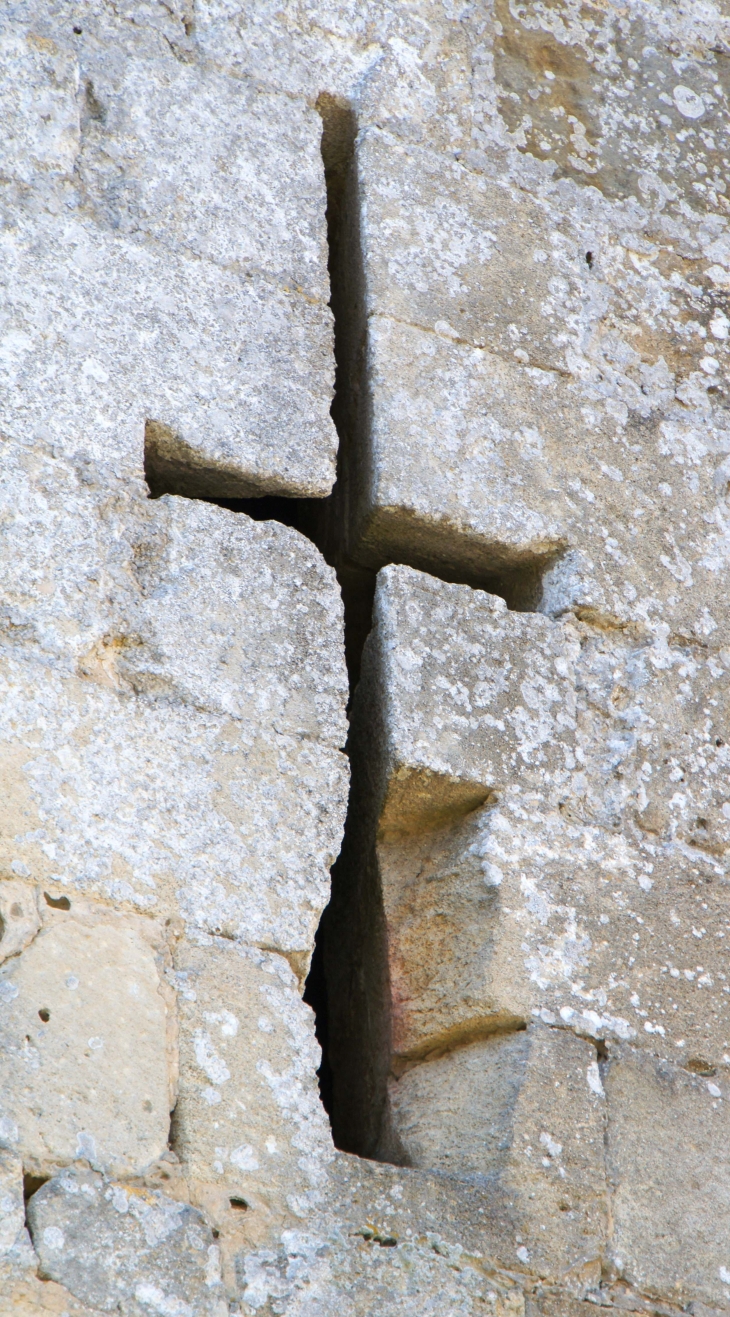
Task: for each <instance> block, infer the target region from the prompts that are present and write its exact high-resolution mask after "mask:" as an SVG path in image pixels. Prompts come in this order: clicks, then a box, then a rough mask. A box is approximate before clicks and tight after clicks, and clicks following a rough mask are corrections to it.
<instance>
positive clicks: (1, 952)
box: [0, 878, 41, 961]
mask: <svg viewBox="0 0 730 1317" xmlns="http://www.w3.org/2000/svg"><path fill="white" fill-rule="evenodd" d="M0 921H1V922H0V961H3V960H8V958H9V957H10V956H17V954H18V952H19V951H22V950H23V949H24V948H25V947H27V946H28V943H29V942H32V941H33V938H34V937H35V935H36V933H37V932H38V929H39V928H40V926H41V921H40V916H39V914H38V905H37V893H36V892H35V891H34V889H33V888H32V887H30V886H29V885H28V883H20V882H16V881H14V880H13V879H12V878H8V879H4V880H0Z"/></svg>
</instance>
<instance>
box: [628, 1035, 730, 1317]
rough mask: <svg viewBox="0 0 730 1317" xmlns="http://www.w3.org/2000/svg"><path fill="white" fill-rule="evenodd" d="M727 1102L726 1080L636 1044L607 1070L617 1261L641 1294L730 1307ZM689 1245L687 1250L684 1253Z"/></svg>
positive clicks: (723, 1077)
mask: <svg viewBox="0 0 730 1317" xmlns="http://www.w3.org/2000/svg"><path fill="white" fill-rule="evenodd" d="M717 1078H719V1076H718V1077H717ZM728 1096H729V1091H728V1083H727V1079H726V1077H725V1076H724V1075H723V1076H722V1078H721V1079H719V1083H718V1082H717V1079H712V1078H710V1079H707V1078H700V1077H699V1076H695V1075H691V1074H687V1073H686V1072H685V1071H683V1070H680V1069H678V1068H677V1067H676V1066H673V1065H670V1064H667V1062H665V1061H658V1060H655V1059H653V1058H648V1057H645V1056H641V1055H639V1054H638V1053H636V1052H634V1051H633V1050H632V1049H630V1048H624V1049H622V1050H621V1051H620V1052H619V1054H618V1057H617V1059H616V1060H615V1061H614V1060H612V1061H611V1064H610V1066H609V1067H608V1068H607V1076H606V1098H607V1109H608V1113H609V1115H608V1129H607V1164H608V1172H609V1183H610V1186H611V1190H612V1193H611V1206H612V1213H613V1219H614V1236H613V1240H612V1249H611V1251H612V1259H611V1260H612V1263H613V1267H614V1268H615V1270H616V1272H617V1273H618V1274H620V1275H623V1276H625V1277H626V1279H627V1280H628V1281H630V1282H631V1283H632V1284H633V1285H635V1286H636V1287H637V1288H638V1289H639V1290H643V1291H648V1292H650V1293H666V1294H668V1295H672V1296H673V1297H674V1298H675V1301H677V1302H680V1303H681V1302H684V1303H686V1302H688V1301H689V1299H688V1296H689V1295H690V1294H691V1295H693V1296H694V1295H696V1296H697V1297H698V1298H699V1299H700V1300H701V1301H704V1302H705V1303H707V1304H710V1305H712V1304H723V1303H727V1300H728V1288H729V1286H730V1281H728V1269H727V1251H728V1228H729V1222H728V1212H729V1211H730V1207H729V1205H728V1194H727V1185H728V1139H727V1133H726V1125H727V1121H728ZM678 1183H681V1186H682V1188H681V1193H680V1194H678V1193H677V1185H678ZM684 1239H691V1241H692V1246H691V1250H687V1251H685V1250H684V1248H683V1249H682V1251H681V1253H680V1255H679V1256H678V1253H677V1241H678V1240H684Z"/></svg>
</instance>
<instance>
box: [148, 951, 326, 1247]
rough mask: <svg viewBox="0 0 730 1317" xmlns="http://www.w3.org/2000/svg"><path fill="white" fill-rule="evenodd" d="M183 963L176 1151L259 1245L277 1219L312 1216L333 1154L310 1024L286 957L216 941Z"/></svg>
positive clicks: (184, 954) (183, 954) (179, 972)
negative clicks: (218, 1194) (225, 1200)
mask: <svg viewBox="0 0 730 1317" xmlns="http://www.w3.org/2000/svg"><path fill="white" fill-rule="evenodd" d="M176 965H177V968H176V982H177V987H178V1001H179V1009H180V1048H181V1051H180V1097H179V1101H178V1105H177V1108H176V1111H175V1122H174V1144H175V1149H176V1151H177V1152H178V1154H179V1156H180V1157H181V1158H182V1160H183V1162H184V1164H185V1166H186V1168H187V1171H188V1174H189V1175H191V1176H192V1177H193V1178H194V1179H196V1180H198V1181H201V1182H203V1183H207V1184H208V1185H211V1186H217V1187H218V1189H219V1190H220V1191H222V1194H223V1196H226V1195H227V1196H228V1198H229V1199H232V1200H233V1206H234V1208H235V1207H236V1206H237V1207H238V1209H239V1215H240V1213H241V1212H242V1211H245V1212H246V1218H245V1223H244V1224H245V1225H246V1228H247V1230H250V1231H251V1232H252V1233H253V1235H254V1236H257V1235H258V1237H259V1238H260V1237H261V1236H262V1234H264V1233H265V1232H266V1231H267V1230H269V1229H270V1227H271V1224H272V1222H276V1221H281V1219H282V1218H284V1219H285V1218H286V1217H287V1216H289V1217H291V1216H293V1218H294V1220H296V1218H298V1217H300V1218H306V1216H307V1214H308V1212H310V1211H311V1209H312V1207H313V1206H314V1205H316V1204H317V1203H318V1201H320V1199H321V1191H322V1189H323V1186H324V1185H325V1183H326V1167H327V1163H328V1162H329V1161H331V1159H332V1156H333V1148H332V1142H331V1135H330V1130H329V1127H328V1124H327V1118H326V1115H325V1113H324V1110H323V1108H322V1105H321V1102H320V1099H319V1093H318V1089H317V1079H316V1070H317V1067H318V1065H319V1048H318V1047H317V1044H316V1042H315V1039H314V1019H313V1016H312V1013H311V1011H310V1009H309V1007H308V1006H305V1005H304V1003H303V1002H302V1000H301V997H300V995H299V985H298V983H297V980H296V978H295V976H294V974H293V973H292V971H291V969H290V968H289V966H288V965H287V963H286V961H284V959H283V958H282V957H281V956H274V955H271V954H269V953H266V952H262V951H258V950H257V949H255V948H250V947H244V946H241V945H240V944H239V945H238V946H233V945H232V944H231V943H230V942H226V941H224V940H222V939H219V940H218V941H217V942H211V943H209V944H205V945H200V946H190V945H186V946H181V947H180V948H179V955H178V956H177V958H176Z"/></svg>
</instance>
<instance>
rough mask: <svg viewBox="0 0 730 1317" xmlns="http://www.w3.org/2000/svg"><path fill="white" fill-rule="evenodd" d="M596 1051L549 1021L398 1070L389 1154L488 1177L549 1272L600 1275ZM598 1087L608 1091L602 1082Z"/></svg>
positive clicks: (526, 1251)
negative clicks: (548, 1025)
mask: <svg viewBox="0 0 730 1317" xmlns="http://www.w3.org/2000/svg"><path fill="white" fill-rule="evenodd" d="M597 1076H598V1066H597V1064H596V1053H595V1049H594V1048H593V1047H591V1045H590V1044H589V1043H586V1042H583V1040H582V1039H578V1038H574V1037H572V1036H571V1035H569V1034H561V1033H559V1032H558V1031H557V1030H555V1031H553V1030H550V1029H546V1028H545V1027H544V1026H542V1025H531V1026H530V1027H529V1029H527V1030H526V1031H523V1032H519V1033H512V1034H510V1035H508V1037H506V1038H503V1037H501V1036H499V1035H497V1036H495V1037H493V1038H489V1039H485V1040H484V1041H483V1042H477V1043H472V1044H471V1045H470V1046H467V1047H461V1048H457V1049H456V1050H455V1051H451V1052H448V1053H446V1055H444V1056H442V1057H437V1058H435V1059H433V1060H430V1061H429V1062H428V1063H427V1064H421V1065H416V1066H415V1067H414V1068H413V1069H409V1070H407V1071H406V1073H405V1074H404V1075H402V1076H401V1078H400V1079H398V1080H391V1083H390V1086H389V1090H390V1091H389V1098H390V1104H389V1105H390V1112H389V1125H390V1131H389V1134H390V1140H391V1148H390V1149H388V1151H389V1152H390V1156H389V1157H388V1160H394V1159H395V1157H394V1153H395V1154H396V1156H397V1152H398V1150H400V1152H401V1156H402V1157H403V1158H404V1159H405V1161H406V1163H407V1164H408V1165H412V1166H424V1167H431V1168H433V1169H434V1170H439V1171H442V1172H445V1173H446V1174H448V1175H452V1176H455V1177H457V1178H459V1179H473V1180H475V1181H477V1182H479V1183H482V1184H483V1185H484V1187H485V1188H487V1189H488V1190H489V1192H490V1193H491V1194H492V1195H493V1197H494V1198H495V1199H496V1201H497V1203H498V1204H499V1209H500V1210H501V1211H503V1212H504V1214H505V1216H506V1217H507V1218H508V1219H509V1220H510V1224H511V1225H512V1226H513V1229H514V1231H515V1235H516V1236H519V1239H520V1249H519V1250H518V1257H519V1259H520V1261H522V1262H524V1263H527V1262H529V1263H531V1265H532V1266H533V1267H534V1268H535V1270H537V1271H538V1272H539V1273H542V1274H543V1275H544V1274H546V1273H547V1274H548V1275H551V1274H552V1275H553V1276H555V1275H557V1276H558V1277H561V1278H563V1279H564V1278H565V1275H566V1273H568V1272H570V1271H573V1272H576V1273H578V1274H579V1275H580V1276H581V1277H582V1278H583V1277H585V1276H586V1275H587V1274H588V1272H589V1269H592V1270H593V1272H594V1274H595V1275H596V1278H597V1277H598V1275H600V1258H601V1248H602V1241H603V1237H604V1234H605V1230H606V1215H607V1211H606V1209H607V1201H606V1195H605V1192H604V1190H603V1124H604V1120H603V1102H602V1094H601V1093H600V1089H599V1084H598V1083H597V1082H596V1079H597ZM597 1090H599V1091H597Z"/></svg>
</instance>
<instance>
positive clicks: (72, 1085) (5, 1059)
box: [0, 899, 177, 1174]
mask: <svg viewBox="0 0 730 1317" xmlns="http://www.w3.org/2000/svg"><path fill="white" fill-rule="evenodd" d="M166 960H168V961H169V952H168V951H167V948H166V946H165V939H164V932H163V930H162V928H161V927H160V925H159V924H157V923H155V922H154V921H153V920H150V919H145V918H143V917H141V916H139V915H120V914H116V913H114V912H113V911H109V910H103V909H98V910H94V909H93V907H91V906H86V907H85V908H84V905H83V903H82V902H77V901H76V900H75V899H74V902H73V904H72V906H71V909H69V910H67V911H66V910H62V909H53V908H52V907H48V909H47V913H46V915H45V917H44V927H43V929H42V931H41V932H40V933H39V934H38V936H37V937H36V939H35V941H34V942H33V944H32V945H31V946H30V947H29V948H28V949H27V950H26V951H25V952H24V953H23V955H22V956H21V957H19V958H13V959H12V960H10V961H8V962H6V964H5V966H4V967H3V969H2V971H0V998H1V1002H2V1005H1V1006H0V1012H1V1013H0V1040H1V1041H0V1092H1V1093H2V1098H1V1099H0V1101H2V1119H3V1127H4V1128H7V1130H8V1134H7V1136H6V1137H7V1140H8V1142H12V1144H13V1146H14V1148H15V1149H16V1150H17V1152H18V1153H19V1154H20V1155H21V1156H22V1158H23V1162H24V1164H25V1165H26V1166H30V1167H32V1168H33V1170H34V1172H35V1173H36V1174H37V1173H38V1172H39V1171H44V1170H47V1169H48V1168H49V1167H53V1165H54V1164H58V1163H60V1164H63V1163H68V1162H71V1161H73V1160H74V1159H75V1158H79V1157H80V1158H84V1159H85V1160H87V1161H88V1162H90V1163H91V1164H92V1165H94V1166H97V1167H99V1168H103V1169H108V1170H111V1171H113V1172H114V1173H116V1174H138V1173H139V1172H141V1171H144V1170H145V1169H146V1168H147V1167H148V1166H149V1165H150V1163H151V1162H153V1161H155V1160H156V1159H157V1158H158V1157H159V1156H160V1155H161V1154H162V1153H163V1152H164V1151H165V1148H166V1147H167V1139H168V1133H169V1128H170V1111H171V1110H172V1108H173V1107H174V1105H175V1098H176V1093H177V1048H176V1042H177V1038H176V1032H177V1027H176V1020H175V1007H174V996H173V993H172V991H171V989H170V988H169V987H168V986H167V984H166V980H165V968H166Z"/></svg>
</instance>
